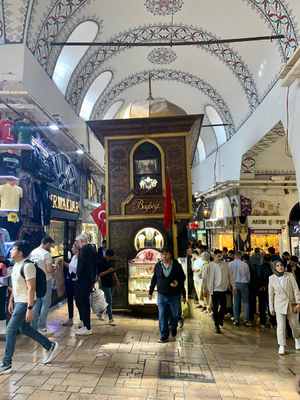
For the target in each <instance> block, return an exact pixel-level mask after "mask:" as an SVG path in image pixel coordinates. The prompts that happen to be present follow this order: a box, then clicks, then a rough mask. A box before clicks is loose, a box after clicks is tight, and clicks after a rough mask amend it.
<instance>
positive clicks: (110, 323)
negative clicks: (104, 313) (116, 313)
mask: <svg viewBox="0 0 300 400" xmlns="http://www.w3.org/2000/svg"><path fill="white" fill-rule="evenodd" d="M108 325H110V326H116V324H115V321H114V320H113V319H110V320H109V322H108Z"/></svg>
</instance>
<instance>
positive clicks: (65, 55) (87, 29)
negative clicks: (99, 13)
mask: <svg viewBox="0 0 300 400" xmlns="http://www.w3.org/2000/svg"><path fill="white" fill-rule="evenodd" d="M98 29H99V26H98V24H97V23H96V22H94V21H85V22H82V23H81V24H80V25H78V26H77V27H76V28H75V29H74V31H73V32H72V33H71V35H70V36H69V38H68V40H67V42H92V41H93V40H94V39H95V37H96V35H97V33H98ZM88 48H89V46H76V47H71V46H64V47H63V48H62V51H61V52H60V55H59V57H58V59H57V62H56V65H55V69H54V73H53V76H52V79H53V80H54V82H55V84H56V86H57V87H58V89H59V90H60V91H61V92H62V94H63V95H65V94H66V90H67V87H68V84H69V80H70V78H71V76H72V74H73V72H74V70H75V68H76V66H77V64H78V63H79V61H80V60H81V58H82V57H83V55H84V53H85V52H86V51H87V49H88Z"/></svg>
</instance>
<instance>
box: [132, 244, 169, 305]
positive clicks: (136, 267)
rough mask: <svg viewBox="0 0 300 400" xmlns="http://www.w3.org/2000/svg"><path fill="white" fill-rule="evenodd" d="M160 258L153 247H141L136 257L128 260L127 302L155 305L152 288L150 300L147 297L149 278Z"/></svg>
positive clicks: (155, 300)
mask: <svg viewBox="0 0 300 400" xmlns="http://www.w3.org/2000/svg"><path fill="white" fill-rule="evenodd" d="M160 259H161V254H160V252H159V251H157V250H155V249H143V250H141V251H139V252H138V253H137V255H136V257H135V258H134V259H132V260H129V265H128V271H129V276H128V303H129V305H135V306H143V305H156V304H157V292H156V289H155V290H154V293H153V297H152V300H151V301H150V300H149V298H148V295H149V288H150V284H151V278H152V275H153V272H154V266H155V264H156V263H157V262H158V261H159V260H160Z"/></svg>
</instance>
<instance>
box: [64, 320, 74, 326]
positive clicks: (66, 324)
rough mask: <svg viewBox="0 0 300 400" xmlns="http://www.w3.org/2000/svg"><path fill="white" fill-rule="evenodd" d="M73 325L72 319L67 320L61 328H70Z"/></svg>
mask: <svg viewBox="0 0 300 400" xmlns="http://www.w3.org/2000/svg"><path fill="white" fill-rule="evenodd" d="M71 325H73V318H69V319H67V320H66V322H64V323H63V326H71Z"/></svg>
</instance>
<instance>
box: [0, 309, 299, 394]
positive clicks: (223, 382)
mask: <svg viewBox="0 0 300 400" xmlns="http://www.w3.org/2000/svg"><path fill="white" fill-rule="evenodd" d="M193 307H194V305H192V308H193ZM191 314H192V315H191V317H190V318H189V319H187V320H186V322H185V325H184V328H183V329H179V332H178V335H177V337H176V340H175V339H173V340H171V341H170V342H169V343H166V344H159V343H157V339H158V338H159V337H160V335H159V332H158V322H157V320H153V319H146V318H145V319H141V318H138V319H137V318H133V317H132V316H131V315H116V316H115V321H116V324H117V326H115V327H111V326H109V325H108V324H107V322H108V321H107V320H106V321H105V322H100V321H99V320H98V319H97V318H95V316H93V319H92V328H93V335H91V336H82V337H76V336H75V326H76V325H77V323H78V316H76V318H75V322H76V325H74V327H63V326H62V325H61V323H62V322H63V321H64V320H66V319H67V307H66V305H64V306H63V307H62V308H57V309H56V310H53V311H52V312H51V313H50V314H49V317H48V322H49V323H48V327H50V328H52V329H53V330H54V331H55V334H54V338H53V339H55V340H56V341H57V342H58V343H59V353H58V355H57V357H56V358H55V359H54V360H53V362H52V364H48V365H43V364H42V363H41V361H42V359H43V357H44V350H43V348H41V347H40V346H39V345H37V344H36V343H35V342H33V341H31V340H29V339H27V338H26V337H24V336H19V337H18V341H17V346H16V351H15V355H14V358H13V370H14V372H13V373H12V374H9V375H1V376H0V400H8V399H14V400H25V399H27V400H47V399H53V400H67V399H68V400H85V399H86V400H126V399H128V400H144V399H163V400H165V399H166V400H169V399H170V400H179V399H180V400H183V399H187V400H193V399H197V400H198V399H223V400H233V399H274V400H280V399H286V400H294V399H298V398H299V396H298V395H297V394H296V392H295V391H294V387H293V385H294V382H293V376H292V374H291V372H290V371H289V370H288V367H290V368H291V369H292V370H293V371H295V372H298V373H300V365H299V363H300V351H295V349H294V340H292V339H288V341H287V347H286V350H287V354H286V355H284V356H279V355H278V354H277V351H278V346H277V343H276V330H275V329H270V328H265V329H262V328H260V326H259V321H256V324H255V325H254V326H253V327H251V328H247V327H245V326H243V325H240V326H238V327H234V326H233V324H232V322H231V321H230V320H227V321H225V324H224V327H223V328H222V335H218V334H215V333H214V330H213V323H212V320H211V318H210V317H208V316H206V315H205V314H202V313H200V311H199V310H198V309H193V310H192V313H191ZM4 346H5V343H4V342H0V357H1V358H2V355H3V352H4ZM105 354H106V355H105Z"/></svg>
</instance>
